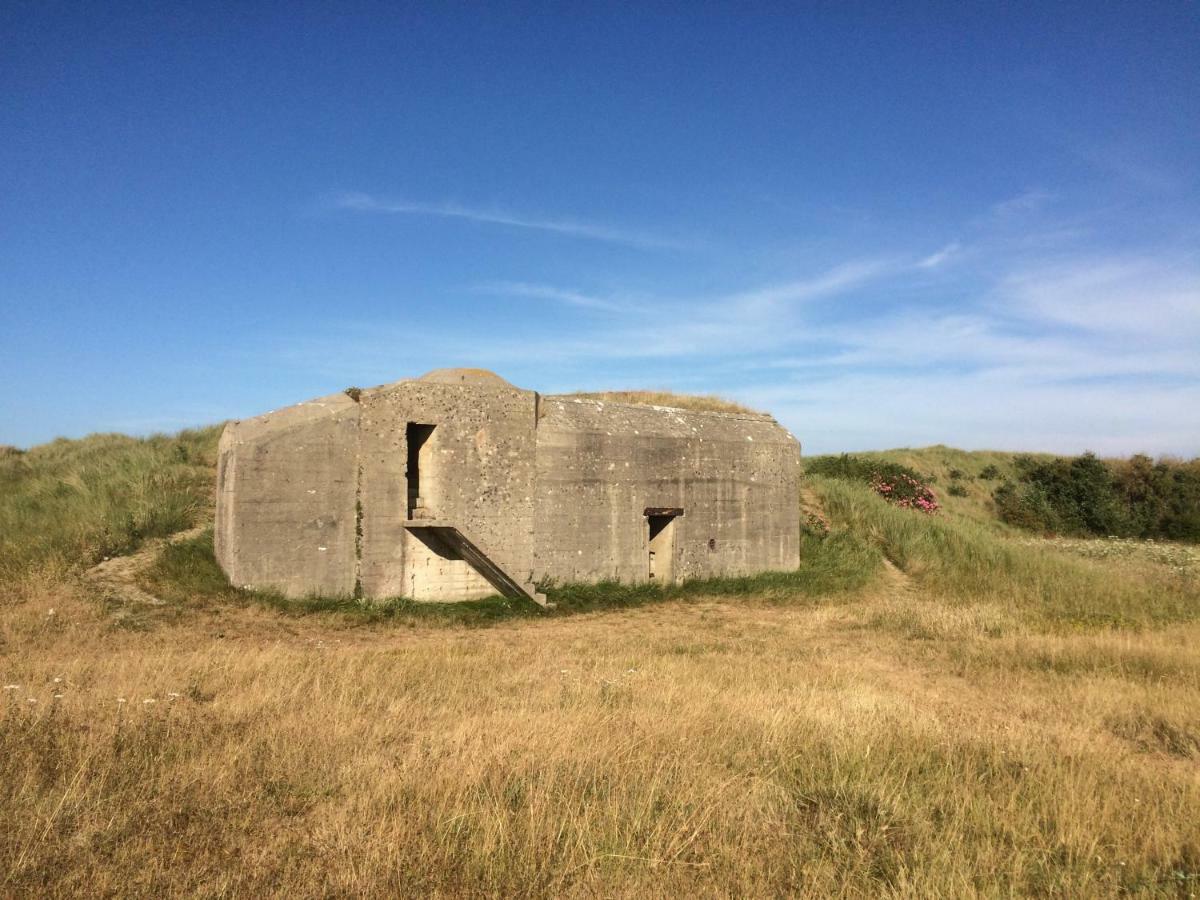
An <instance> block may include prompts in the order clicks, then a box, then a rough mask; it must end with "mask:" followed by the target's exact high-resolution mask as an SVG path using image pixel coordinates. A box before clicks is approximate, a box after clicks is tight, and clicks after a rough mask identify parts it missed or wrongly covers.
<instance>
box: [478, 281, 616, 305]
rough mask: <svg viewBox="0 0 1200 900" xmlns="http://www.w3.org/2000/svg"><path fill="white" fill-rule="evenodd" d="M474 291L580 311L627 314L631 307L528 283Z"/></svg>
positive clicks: (494, 285)
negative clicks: (526, 298) (547, 302)
mask: <svg viewBox="0 0 1200 900" xmlns="http://www.w3.org/2000/svg"><path fill="white" fill-rule="evenodd" d="M474 290H476V291H478V292H480V293H484V294H499V295H502V296H508V297H528V298H530V299H533V300H551V301H554V302H556V303H562V304H565V305H567V306H575V307H579V308H580V309H598V310H604V311H606V312H628V311H629V310H630V309H631V307H630V306H629V305H628V304H626V303H622V302H619V301H617V300H610V299H605V298H603V297H595V296H592V295H590V294H584V293H582V292H580V291H574V290H570V289H567V288H557V287H551V286H550V285H548V284H534V283H532V282H528V281H488V282H484V283H483V284H479V285H475V286H474Z"/></svg>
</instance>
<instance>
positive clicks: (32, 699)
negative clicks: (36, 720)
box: [29, 697, 37, 703]
mask: <svg viewBox="0 0 1200 900" xmlns="http://www.w3.org/2000/svg"><path fill="white" fill-rule="evenodd" d="M29 702H30V703H37V697H30V698H29Z"/></svg>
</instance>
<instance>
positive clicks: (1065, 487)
mask: <svg viewBox="0 0 1200 900" xmlns="http://www.w3.org/2000/svg"><path fill="white" fill-rule="evenodd" d="M1016 463H1017V469H1018V471H1019V473H1020V475H1019V479H1020V483H1019V484H1013V483H1012V482H1005V483H1004V484H1002V485H1000V487H998V488H997V489H996V491H995V492H994V494H993V500H994V501H995V503H996V511H997V513H998V514H999V516H1000V518H1001V519H1003V520H1004V521H1005V522H1008V523H1009V524H1011V525H1017V526H1019V527H1022V528H1029V529H1032V530H1036V531H1044V532H1053V533H1062V534H1072V535H1081V536H1088V535H1092V536H1110V535H1112V536H1118V537H1140V538H1168V539H1171V540H1192V541H1195V540H1200V460H1193V461H1191V462H1189V463H1179V462H1170V461H1165V460H1163V461H1159V462H1158V463H1155V462H1153V461H1152V460H1151V459H1150V458H1149V457H1147V456H1143V455H1138V456H1134V457H1133V458H1131V459H1129V460H1125V461H1119V462H1113V463H1106V462H1105V461H1103V460H1100V459H1097V458H1096V456H1095V455H1093V454H1091V453H1085V454H1084V455H1083V456H1078V457H1074V458H1069V457H1063V458H1057V459H1050V460H1034V459H1032V458H1031V457H1018V458H1017V460H1016Z"/></svg>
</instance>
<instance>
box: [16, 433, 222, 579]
mask: <svg viewBox="0 0 1200 900" xmlns="http://www.w3.org/2000/svg"><path fill="white" fill-rule="evenodd" d="M219 437H220V426H214V427H211V428H204V429H198V430H193V431H182V432H180V433H179V434H176V435H171V436H165V435H156V436H154V437H149V438H131V437H126V436H125V435H120V434H94V435H91V436H90V437H87V438H84V439H82V440H57V441H53V442H51V443H49V444H43V445H41V446H39V447H34V448H32V449H31V450H29V451H24V452H22V451H14V450H13V449H12V448H8V452H5V453H3V454H0V584H3V585H5V586H7V587H8V588H9V589H16V588H19V587H20V585H21V584H23V583H24V581H25V580H26V579H27V578H28V577H31V576H32V575H35V574H37V573H42V574H47V573H48V575H49V576H50V577H56V576H60V575H63V574H65V573H66V572H67V571H69V570H71V569H74V568H77V567H79V566H88V565H91V564H93V563H96V562H99V561H100V560H101V559H103V558H105V557H107V556H115V555H117V554H122V553H128V552H130V551H131V550H133V549H135V548H136V547H137V546H138V545H139V544H140V543H141V542H142V541H143V540H145V539H146V538H152V537H162V536H165V535H168V534H172V533H174V532H177V531H182V530H184V529H186V528H190V527H192V526H194V525H196V524H198V523H200V522H201V521H203V520H205V519H207V518H211V509H212V503H213V484H214V480H215V466H216V446H217V440H218V438H219Z"/></svg>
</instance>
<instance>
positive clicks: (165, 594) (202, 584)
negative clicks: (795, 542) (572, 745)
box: [140, 529, 882, 625]
mask: <svg viewBox="0 0 1200 900" xmlns="http://www.w3.org/2000/svg"><path fill="white" fill-rule="evenodd" d="M881 560H882V556H881V555H880V553H879V551H878V550H877V549H875V548H873V547H871V546H870V544H868V543H867V542H866V541H864V540H862V539H861V538H859V537H857V536H856V535H854V534H851V533H850V532H848V531H844V530H843V531H835V532H833V533H831V534H830V535H829V536H827V537H824V538H821V537H816V536H812V535H806V536H805V537H804V544H803V547H802V549H801V564H800V567H799V568H798V569H796V570H795V571H793V572H764V573H761V574H758V575H753V576H748V577H745V578H709V579H703V580H694V581H686V582H683V583H681V584H677V585H669V586H665V587H664V586H659V585H655V584H622V583H620V582H612V581H609V582H601V583H599V584H567V585H553V584H547V585H543V586H542V589H543V590H545V592H546V593H547V595H548V597H549V599H550V600H551V601H552V602H553V603H554V604H555V607H554V608H553V609H552V610H551V611H550V614H551V615H556V616H563V615H573V614H577V613H582V612H592V611H597V610H604V609H622V608H628V607H633V606H642V605H645V604H648V603H661V602H663V601H666V600H686V599H693V598H699V597H717V596H720V597H750V596H753V597H756V598H764V599H767V600H769V601H773V602H779V603H786V602H796V601H802V600H815V599H817V598H820V597H826V596H835V595H845V594H849V593H851V592H853V591H855V590H857V589H859V588H861V587H863V586H865V585H866V584H867V583H868V582H869V581H870V580H871V579H872V578H873V577H874V576H875V574H876V573H877V572H878V569H879V565H880V562H881ZM140 584H141V587H143V588H144V589H145V590H146V591H148V592H149V593H150V594H152V595H153V596H155V597H157V598H158V599H160V600H163V601H165V602H166V604H167V605H168V607H170V608H171V609H173V610H179V609H181V608H187V607H191V608H195V609H200V608H203V607H205V606H211V605H213V604H221V603H231V604H236V605H248V604H259V605H263V606H267V607H269V608H272V609H276V610H278V611H279V612H282V613H285V614H287V615H293V616H304V615H318V614H328V615H339V616H343V617H345V618H347V619H348V620H350V621H352V622H354V623H359V624H374V623H388V622H390V623H395V624H405V623H412V624H417V623H430V622H433V623H442V624H448V625H488V624H492V623H495V622H500V621H505V620H509V619H513V618H536V617H539V616H541V615H543V613H542V612H541V611H539V610H537V609H535V608H534V607H533V606H532V605H531V604H529V603H526V602H523V601H517V600H509V599H508V598H505V597H500V596H495V597H486V598H483V599H479V600H467V601H461V602H457V603H425V602H422V603H417V602H415V601H412V600H408V599H405V598H402V597H399V598H390V599H385V600H367V599H356V598H353V597H317V596H310V597H299V598H288V597H284V596H283V595H282V594H278V593H273V592H270V591H247V590H242V589H240V588H236V587H234V586H233V585H231V584H230V583H229V580H228V578H226V577H225V573H224V572H223V571H222V570H221V567H220V566H219V565H218V564H217V561H216V557H215V555H214V553H213V536H212V530H211V529H209V530H207V531H205V532H204V533H203V534H200V535H198V536H196V537H194V538H190V539H187V540H182V541H176V542H174V543H171V544H168V545H166V546H165V547H164V548H163V550H162V552H161V553H160V554H159V556H158V558H157V559H156V560H155V561H154V563H153V564H152V565H151V566H150V568H149V569H148V570H147V571H146V572H145V573H144V574H143V576H142V578H141V580H140Z"/></svg>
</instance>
